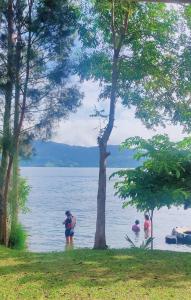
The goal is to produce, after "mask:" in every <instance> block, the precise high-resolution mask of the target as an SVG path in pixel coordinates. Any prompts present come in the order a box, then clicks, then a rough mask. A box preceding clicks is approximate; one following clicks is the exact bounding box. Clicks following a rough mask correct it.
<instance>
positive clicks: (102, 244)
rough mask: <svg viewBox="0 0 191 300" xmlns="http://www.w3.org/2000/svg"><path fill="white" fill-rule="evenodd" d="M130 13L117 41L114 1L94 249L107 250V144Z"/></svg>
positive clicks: (100, 152)
mask: <svg viewBox="0 0 191 300" xmlns="http://www.w3.org/2000/svg"><path fill="white" fill-rule="evenodd" d="M128 17H129V13H128V12H127V13H126V14H125V17H124V23H123V26H122V31H121V35H120V36H119V40H118V39H116V29H115V0H113V1H112V11H111V28H112V36H113V62H112V81H111V95H110V108H109V120H108V123H107V125H106V127H105V129H104V130H103V131H102V132H101V134H100V136H99V137H98V145H99V155H100V158H99V180H98V194H97V220H96V233H95V241H94V249H106V248H107V244H106V236H105V208H106V161H107V157H108V156H109V155H110V153H109V152H108V151H107V144H108V141H109V138H110V135H111V132H112V130H113V126H114V120H115V109H116V91H117V81H118V60H119V54H120V51H121V47H122V45H123V40H124V38H125V33H126V31H127V26H128Z"/></svg>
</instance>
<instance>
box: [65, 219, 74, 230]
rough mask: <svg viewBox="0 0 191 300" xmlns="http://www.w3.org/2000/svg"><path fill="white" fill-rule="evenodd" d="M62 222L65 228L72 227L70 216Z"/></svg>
mask: <svg viewBox="0 0 191 300" xmlns="http://www.w3.org/2000/svg"><path fill="white" fill-rule="evenodd" d="M64 224H65V228H66V229H71V228H72V217H67V218H66V220H65V222H64Z"/></svg>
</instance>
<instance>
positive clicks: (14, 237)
mask: <svg viewBox="0 0 191 300" xmlns="http://www.w3.org/2000/svg"><path fill="white" fill-rule="evenodd" d="M26 239H27V233H26V231H25V229H24V228H23V226H22V225H21V224H16V225H15V227H14V228H13V230H12V231H11V233H10V238H9V246H10V248H13V249H17V250H24V249H25V248H26Z"/></svg>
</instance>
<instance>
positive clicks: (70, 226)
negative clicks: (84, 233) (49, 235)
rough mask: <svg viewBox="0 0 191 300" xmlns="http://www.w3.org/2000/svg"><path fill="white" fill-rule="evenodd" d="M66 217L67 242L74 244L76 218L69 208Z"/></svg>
mask: <svg viewBox="0 0 191 300" xmlns="http://www.w3.org/2000/svg"><path fill="white" fill-rule="evenodd" d="M65 215H66V219H65V221H64V222H63V224H64V225H65V237H66V244H67V245H73V236H74V227H75V225H76V218H75V217H74V216H73V215H72V213H71V212H70V211H69V210H67V211H66V212H65Z"/></svg>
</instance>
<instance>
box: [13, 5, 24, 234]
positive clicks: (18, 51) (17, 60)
mask: <svg viewBox="0 0 191 300" xmlns="http://www.w3.org/2000/svg"><path fill="white" fill-rule="evenodd" d="M22 17H23V16H22V8H21V1H20V0H17V2H16V28H17V44H16V53H15V107H14V136H13V146H12V161H13V174H12V191H13V193H12V199H11V203H10V204H11V231H14V229H15V227H16V225H17V219H18V156H19V155H18V152H19V136H20V132H19V129H20V128H19V115H20V114H19V106H20V90H21V83H20V69H21V51H22V46H21V45H22V39H21V27H22V25H21V24H22Z"/></svg>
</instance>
